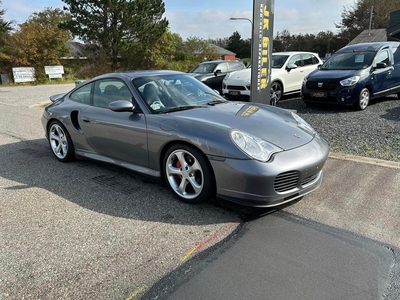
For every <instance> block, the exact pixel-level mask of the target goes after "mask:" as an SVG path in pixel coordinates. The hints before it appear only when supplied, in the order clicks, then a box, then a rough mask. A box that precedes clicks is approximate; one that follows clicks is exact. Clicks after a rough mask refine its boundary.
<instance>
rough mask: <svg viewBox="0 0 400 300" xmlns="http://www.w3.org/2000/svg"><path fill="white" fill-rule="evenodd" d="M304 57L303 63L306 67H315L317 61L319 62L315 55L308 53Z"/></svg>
mask: <svg viewBox="0 0 400 300" xmlns="http://www.w3.org/2000/svg"><path fill="white" fill-rule="evenodd" d="M302 56H303V63H304V65H305V66H311V65H315V64H316V62H315V60H316V61H318V60H317V59H316V57H315V56H314V55H311V54H308V53H306V54H302ZM313 58H314V59H315V60H314V59H313Z"/></svg>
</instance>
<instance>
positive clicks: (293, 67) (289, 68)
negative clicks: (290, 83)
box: [286, 64, 297, 71]
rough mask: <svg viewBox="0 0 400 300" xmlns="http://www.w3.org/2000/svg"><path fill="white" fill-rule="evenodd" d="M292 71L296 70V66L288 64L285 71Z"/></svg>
mask: <svg viewBox="0 0 400 300" xmlns="http://www.w3.org/2000/svg"><path fill="white" fill-rule="evenodd" d="M292 69H297V65H296V64H288V65H287V66H286V70H288V71H290V70H292Z"/></svg>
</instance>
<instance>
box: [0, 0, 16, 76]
mask: <svg viewBox="0 0 400 300" xmlns="http://www.w3.org/2000/svg"><path fill="white" fill-rule="evenodd" d="M1 5H2V2H1V1H0V62H1V65H0V68H2V67H3V65H7V63H8V56H7V54H6V53H7V52H8V47H7V40H8V39H9V36H10V35H9V33H10V31H11V30H12V25H13V23H14V22H13V21H9V22H7V21H5V20H4V18H3V17H4V14H5V12H6V10H5V9H1ZM2 72H3V71H2Z"/></svg>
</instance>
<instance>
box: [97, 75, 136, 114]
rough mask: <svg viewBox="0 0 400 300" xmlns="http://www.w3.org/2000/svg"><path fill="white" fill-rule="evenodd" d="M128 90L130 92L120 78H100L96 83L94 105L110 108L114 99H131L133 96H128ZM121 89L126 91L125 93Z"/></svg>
mask: <svg viewBox="0 0 400 300" xmlns="http://www.w3.org/2000/svg"><path fill="white" fill-rule="evenodd" d="M126 90H127V91H128V93H130V92H129V89H128V87H127V86H126V85H125V83H124V82H123V81H121V80H119V79H103V80H98V81H96V82H95V83H94V91H93V105H94V106H97V107H104V108H108V105H109V104H110V103H111V102H113V101H117V100H124V99H125V100H129V101H131V100H132V97H131V96H130V97H129V96H128V97H127V94H126ZM121 91H125V92H124V95H122V93H121ZM126 98H128V99H126Z"/></svg>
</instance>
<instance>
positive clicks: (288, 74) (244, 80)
mask: <svg viewBox="0 0 400 300" xmlns="http://www.w3.org/2000/svg"><path fill="white" fill-rule="evenodd" d="M322 63H323V62H322V60H321V59H320V58H319V56H318V54H316V53H313V52H299V51H292V52H276V53H273V54H272V63H271V82H272V83H271V96H272V95H273V94H274V93H275V97H276V101H277V102H278V101H279V100H280V99H281V97H282V95H284V94H291V93H297V92H300V90H301V84H302V82H303V79H304V77H305V76H307V75H308V74H310V73H311V72H312V71H314V70H315V69H317V68H318V65H322ZM250 80H251V69H250V68H247V69H244V70H240V71H236V72H232V73H229V74H227V75H226V76H225V78H224V80H223V82H222V94H223V95H225V97H226V98H227V99H230V100H241V99H245V100H249V97H250V85H251V83H250Z"/></svg>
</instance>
